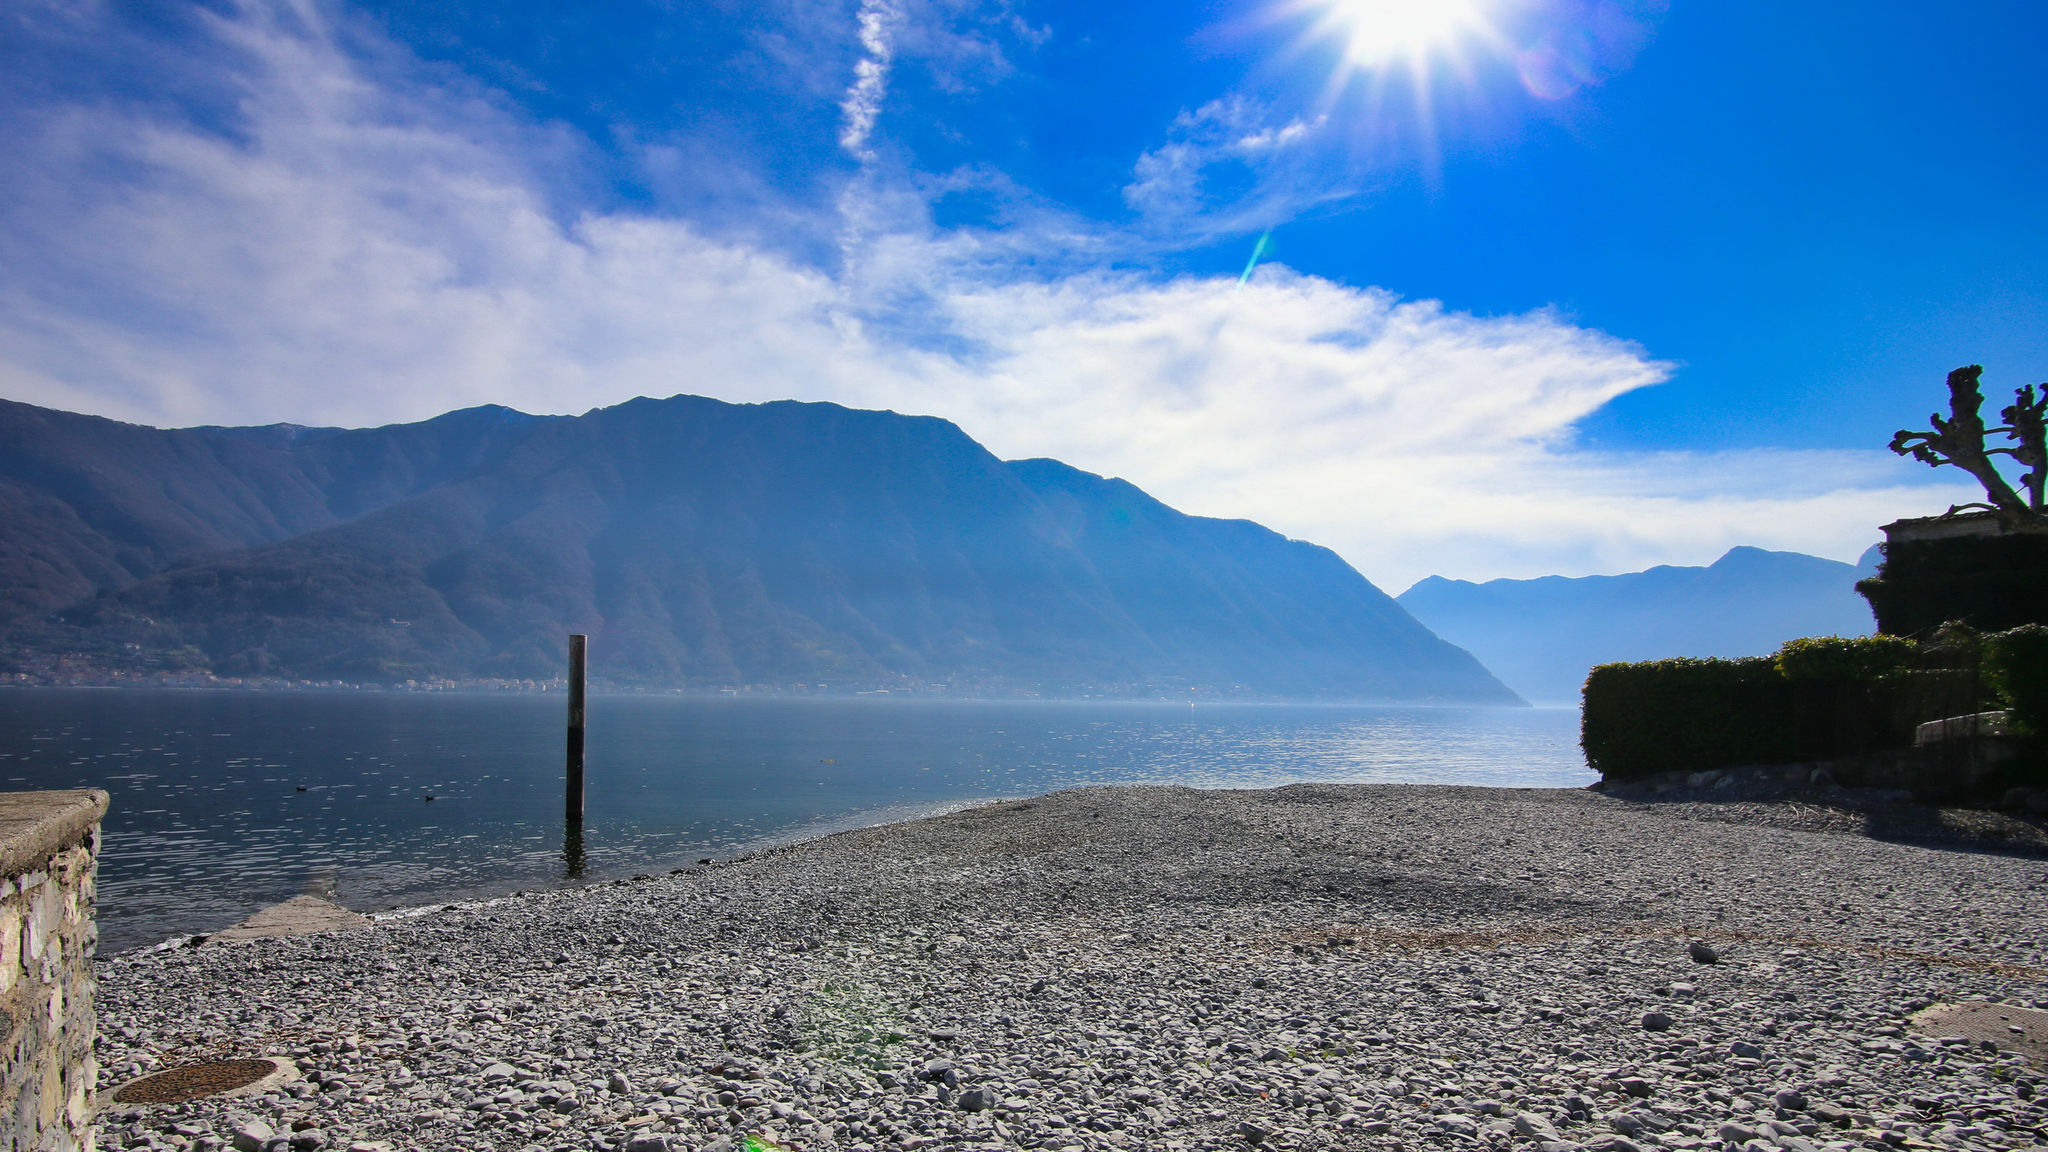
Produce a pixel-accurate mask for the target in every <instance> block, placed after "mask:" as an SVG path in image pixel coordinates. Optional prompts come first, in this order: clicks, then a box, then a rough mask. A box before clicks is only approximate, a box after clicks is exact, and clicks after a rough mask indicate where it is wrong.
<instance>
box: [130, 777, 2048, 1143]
mask: <svg viewBox="0 0 2048 1152" xmlns="http://www.w3.org/2000/svg"><path fill="white" fill-rule="evenodd" d="M1694 807H1705V806H1694V805H1689V804H1687V803H1683V802H1677V803H1673V802H1655V803H1649V802H1640V801H1633V800H1623V799H1616V798H1613V797H1607V796H1602V795H1600V794H1599V793H1597V792H1591V791H1587V790H1578V789H1573V790H1561V789H1542V790H1538V789H1526V790H1525V789H1486V788H1459V787H1452V786H1440V785H1351V786H1333V785H1294V786H1290V787H1286V788H1281V789H1274V790H1269V791H1218V792H1200V791H1196V790H1194V789H1187V788H1176V787H1130V786H1121V787H1104V788H1091V789H1083V790H1076V791H1068V792H1059V793H1052V794H1049V795H1046V796H1041V797H1035V798H1032V799H1027V800H1022V801H1005V802H1003V803H999V804H995V805H990V806H986V807H981V808H970V809H966V810H963V811H959V812H955V813H952V814H949V815H945V816H939V817H933V818H927V819H923V820H917V821H912V822H908V823H899V824H887V825H879V826H873V827H866V828H860V829H855V830H849V831H844V832H838V833H834V834H831V835H828V836H824V837H821V838H818V839H813V840H807V841H801V842H797V843H792V844H787V845H784V846H781V847H777V848H770V849H766V850H764V851H761V852H759V853H757V854H755V855H753V856H750V857H748V858H745V859H740V860H734V861H729V862H725V863H721V864H717V865H712V866H700V867H697V868H693V869H688V870H686V871H684V872H682V873H680V874H667V875H660V876H653V877H648V878H646V879H640V880H624V881H611V882H605V883H601V884H598V885H593V886H590V887H586V888H579V889H564V890H553V891H543V892H535V893H529V894H526V895H523V896H512V897H499V898H495V899H492V900H490V901H488V902H486V903H479V904H472V905H458V906H456V907H455V908H453V909H452V910H451V909H448V908H446V907H430V908H428V909H426V910H423V911H419V912H417V913H415V914H413V915H411V916H408V917H406V918H404V919H402V920H401V919H398V918H396V917H394V918H390V919H386V920H381V921H379V922H377V923H375V924H374V925H372V926H371V927H369V928H364V929H359V930H354V931H349V932H342V933H333V934H328V935H322V936H302V937H283V938H276V939H269V940H258V941H253V942H249V943H242V944H221V945H214V946H207V947H199V948H184V949H174V950H167V951H159V952H149V953H125V954H123V955H122V956H120V957H116V958H114V959H112V960H109V961H105V962H103V963H102V966H101V993H100V995H101V1001H100V1003H101V1020H102V1028H103V1031H104V1033H105V1035H104V1037H103V1040H102V1060H103V1065H104V1067H105V1069H106V1074H105V1077H104V1079H103V1088H107V1087H111V1086H112V1085H115V1084H118V1083H119V1082H121V1081H122V1080H124V1079H126V1078H127V1077H129V1076H132V1075H135V1074H138V1073H140V1072H142V1071H146V1070H150V1069H153V1068H156V1067H163V1066H168V1065H171V1064H175V1063H178V1062H181V1061H184V1060H188V1059H193V1058H199V1057H201V1056H207V1055H234V1056H245V1055H258V1054H262V1053H263V1052H264V1051H271V1052H274V1053H275V1054H279V1055H285V1056H291V1057H293V1058H295V1059H296V1060H297V1061H298V1063H299V1065H300V1066H301V1067H302V1068H304V1069H305V1070H306V1071H307V1075H308V1079H307V1080H306V1081H304V1082H301V1083H300V1084H298V1085H297V1086H295V1087H292V1088H290V1090H289V1091H286V1092H284V1093H274V1094H271V1095H269V1096H263V1097H252V1098H247V1099H241V1100H220V1101H212V1102H209V1101H200V1102H195V1103H193V1104H188V1105H182V1106H175V1107H165V1108H151V1109H142V1110H136V1109H123V1108H122V1107H121V1106H118V1105H116V1106H113V1107H112V1108H110V1109H109V1111H108V1112H107V1114H106V1115H105V1116H104V1118H103V1131H105V1132H106V1133H107V1135H108V1137H109V1138H110V1139H111V1140H112V1141H113V1142H116V1143H127V1142H128V1141H130V1140H134V1141H137V1142H138V1146H141V1145H146V1144H149V1143H151V1142H155V1143H157V1144H159V1145H161V1146H165V1147H168V1146H170V1145H171V1143H172V1142H173V1140H174V1139H189V1140H196V1139H199V1138H201V1137H197V1136H194V1137H189V1138H188V1137H174V1136H171V1135H168V1133H171V1132H173V1131H174V1130H175V1126H176V1125H178V1124H184V1125H185V1126H186V1127H185V1129H184V1131H185V1132H191V1133H197V1132H205V1133H208V1134H210V1136H211V1138H213V1139H216V1140H225V1139H227V1138H228V1137H229V1136H231V1135H232V1134H233V1132H234V1130H235V1127H236V1126H237V1125H239V1124H240V1123H242V1122H243V1121H244V1120H247V1119H252V1118H253V1119H260V1120H263V1121H264V1122H265V1123H267V1124H270V1125H272V1126H273V1127H276V1128H280V1129H283V1128H287V1127H288V1126H289V1125H290V1124H291V1123H292V1122H293V1121H294V1120H296V1121H298V1122H301V1123H308V1124H311V1125H313V1126H314V1128H315V1129H317V1130H318V1131H320V1132H321V1133H322V1137H321V1139H322V1140H323V1142H324V1143H325V1144H326V1145H329V1146H333V1147H337V1148H346V1147H348V1146H350V1144H352V1143H368V1144H374V1143H377V1142H380V1141H381V1142H383V1143H385V1144H387V1145H388V1146H390V1147H392V1148H411V1147H427V1146H439V1145H452V1146H465V1147H471V1146H473V1147H494V1148H506V1149H596V1148H607V1149H608V1148H623V1147H625V1146H626V1144H627V1141H628V1140H629V1139H633V1140H637V1141H638V1143H636V1144H635V1145H634V1147H635V1149H636V1152H651V1150H652V1149H654V1148H655V1147H657V1142H658V1143H659V1146H660V1147H666V1148H670V1149H684V1150H687V1152H698V1150H700V1149H706V1148H716V1147H720V1145H719V1144H718V1141H719V1140H721V1139H725V1140H728V1141H729V1143H728V1145H726V1146H736V1145H734V1144H732V1143H730V1141H732V1140H733V1139H734V1138H735V1137H737V1136H741V1135H754V1136H765V1137H768V1138H770V1139H773V1140H774V1141H775V1142H776V1143H777V1145H778V1146H780V1147H784V1148H792V1149H795V1148H801V1149H806V1150H819V1149H861V1148H867V1149H882V1148H901V1147H920V1146H929V1147H984V1148H1014V1147H1030V1148H1055V1149H1064V1148H1074V1147H1078V1148H1083V1149H1096V1148H1105V1149H1106V1148H1153V1147H1159V1148H1178V1149H1224V1148H1231V1149H1241V1148H1247V1147H1251V1146H1254V1145H1255V1144H1256V1145H1257V1146H1260V1147H1266V1148H1273V1147H1279V1148H1317V1149H1325V1148H1326V1149H1332V1150H1335V1149H1354V1148H1369V1147H1389V1148H1392V1147H1424V1146H1427V1147H1492V1146H1509V1145H1514V1146H1521V1145H1530V1146H1534V1145H1536V1144H1539V1143H1548V1144H1549V1145H1551V1146H1555V1147H1583V1148H1594V1147H1612V1148H1616V1149H1619V1150H1620V1152H1626V1149H1625V1148H1623V1144H1626V1145H1628V1146H1629V1147H1633V1148H1637V1149H1651V1148H1658V1147H1666V1148H1694V1147H1701V1148H1704V1147H1713V1148H1720V1147H1723V1146H1724V1145H1726V1144H1727V1143H1729V1141H1728V1140H1727V1139H1725V1138H1724V1137H1726V1136H1727V1135H1728V1134H1729V1133H1734V1134H1737V1135H1740V1134H1742V1133H1748V1134H1749V1136H1748V1137H1745V1140H1747V1139H1751V1138H1754V1139H1764V1137H1763V1133H1764V1132H1770V1133H1771V1137H1770V1140H1769V1141H1767V1143H1768V1144H1769V1146H1772V1147H1784V1148H1795V1149H1797V1148H1800V1147H1812V1148H1829V1147H1835V1148H1849V1147H1856V1146H1860V1145H1861V1144H1863V1143H1864V1142H1865V1141H1867V1140H1869V1139H1889V1138H1888V1137H1886V1136H1884V1135H1883V1134H1885V1133H1889V1134H1890V1137H1892V1138H1896V1139H1891V1144H1893V1145H1900V1146H1919V1145H1922V1144H1927V1145H1928V1146H1947V1147H1969V1148H1977V1147H1982V1148H2017V1147H2027V1146H2030V1145H2031V1144H2033V1143H2035V1142H2036V1140H2037V1137H2036V1135H2034V1133H2037V1132H2040V1131H2043V1130H2044V1126H2048V1112H2044V1111H2043V1110H2042V1109H2041V1108H2040V1107H2039V1106H2037V1104H2036V1103H2035V1102H2034V1098H2033V1097H2032V1096H2031V1094H2032V1093H2033V1092H2034V1085H2035V1083H2036V1081H2037V1076H2036V1073H2035V1071H2034V1070H2032V1069H2029V1068H2027V1067H2026V1066H2025V1065H2024V1063H2023V1062H2020V1063H2015V1058H2012V1057H2007V1056H2001V1055H1997V1054H1993V1053H1988V1052H1984V1051H1981V1050H1978V1049H1974V1048H1964V1047H1959V1046H1955V1045H1942V1044H1938V1043H1936V1042H1935V1041H1934V1040H1932V1039H1919V1038H1916V1037H1914V1036H1913V1035H1912V1034H1911V1033H1910V1032H1908V1031H1905V1026H1906V1024H1907V1020H1906V1017H1907V1014H1908V1013H1909V1012H1911V1011H1913V1010H1914V1009H1915V1008H1916V1007H1919V1006H1924V1004H1922V1002H1923V1001H1928V1000H1929V999H1930V998H1934V997H1947V998H1950V999H1964V998H1984V999H2019V1000H2023V1001H2025V1002H2026V1003H2029V1004H2032V1003H2035V1002H2036V1001H2039V1000H2044V999H2048V988H2044V986H2043V982H2044V981H2048V945H2044V943H2043V941H2044V939H2048V933H2043V932H2042V930H2041V929H2042V928H2043V927H2044V924H2043V919H2044V917H2048V909H2044V907H2043V896H2042V894H2041V893H2042V886H2043V884H2048V880H2044V872H2043V864H2042V862H2041V861H2040V860H2039V859H2036V858H2033V857H2030V856H2021V855H1999V854H1993V853H1988V852H1984V851H1977V850H1970V849H1967V848H1961V847H1956V846H1945V847H1943V846H1928V845H1922V844H1913V843H1902V842H1893V841H1886V840H1878V839H1870V838H1867V837H1864V836H1860V835H1856V834H1853V833H1851V832H1847V831H1843V830H1831V831H1815V830H1809V829H1806V828H1803V827H1801V826H1800V825H1801V822H1802V821H1810V820H1811V816H1810V814H1808V813H1805V812H1803V811H1801V810H1800V806H1799V805H1797V804H1786V803H1775V804H1763V803H1759V804H1753V805H1742V804H1737V805H1732V806H1727V807H1723V808H1721V809H1718V810H1717V811H1715V812H1713V813H1709V814H1701V813H1699V812H1695V811H1692V809H1693V808H1694ZM1691 939H1701V940H1704V941H1706V942H1707V943H1709V944H1710V945H1711V946H1713V947H1714V948H1716V949H1717V950H1718V951H1719V952H1720V959H1719V962H1718V963H1714V964H1708V965H1702V964H1698V963H1695V962H1694V961H1693V960H1692V959H1691V958H1690V957H1689V955H1688V952H1687V949H1686V943H1687V941H1688V940H1691ZM1651 1012H1658V1013H1662V1014H1664V1015H1665V1016H1667V1017H1668V1018H1669V1020H1670V1023H1669V1026H1668V1027H1667V1028H1666V1029H1664V1030H1661V1031H1652V1030H1646V1029H1645V1028H1644V1026H1643V1020H1644V1017H1645V1016H1646V1014H1648V1013H1651ZM2022 1092H2025V1093H2027V1094H2029V1095H2028V1096H2023V1095H2021V1093H2022ZM1782 1093H1791V1096H1787V1097H1783V1098H1781V1096H1780V1094H1782ZM2042 1096H2044V1097H2048V1086H2044V1091H2043V1093H2042ZM1786 1100H1791V1101H1793V1102H1795V1103H1798V1102H1803V1103H1804V1104H1805V1105H1806V1106H1805V1107H1801V1108H1788V1107H1786V1106H1785V1101H1786ZM1915 1100H1919V1101H1921V1102H1922V1103H1930V1102H1932V1103H1935V1104H1937V1105H1939V1106H1938V1107H1937V1108H1935V1110H1934V1111H1933V1112H1932V1113H1930V1112H1929V1111H1928V1110H1926V1109H1924V1108H1921V1107H1920V1106H1919V1105H1917V1104H1914V1103H1913V1101H1915ZM1943 1100H1946V1101H1947V1103H1942V1102H1941V1101H1943ZM1980 1114H1981V1115H1980ZM131 1117H132V1118H131ZM1773 1124H1775V1125H1778V1126H1780V1127H1775V1128H1774V1127H1772V1126H1771V1125H1773ZM1730 1125H1732V1126H1733V1127H1732V1128H1730V1127H1726V1126H1730ZM1617 1140H1618V1141H1621V1142H1622V1143H1620V1144H1618V1143H1616V1141H1617ZM1791 1141H1805V1144H1804V1145H1800V1144H1796V1143H1790V1142H1791ZM1930 1141H1931V1142H1932V1143H1930ZM1744 1142H1745V1141H1734V1143H1736V1144H1737V1145H1738V1146H1739V1145H1741V1144H1742V1143H1744Z"/></svg>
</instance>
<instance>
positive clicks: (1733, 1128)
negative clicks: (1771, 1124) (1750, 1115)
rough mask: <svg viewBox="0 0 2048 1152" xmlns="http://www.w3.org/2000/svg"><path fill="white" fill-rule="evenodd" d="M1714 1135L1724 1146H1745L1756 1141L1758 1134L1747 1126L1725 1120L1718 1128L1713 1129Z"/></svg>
mask: <svg viewBox="0 0 2048 1152" xmlns="http://www.w3.org/2000/svg"><path fill="white" fill-rule="evenodd" d="M1714 1135H1716V1136H1718V1137H1720V1138H1721V1141H1722V1142H1723V1143H1725V1144H1747V1143H1749V1142H1750V1141H1751V1140H1754V1139H1756V1138H1757V1136H1758V1133H1757V1130H1756V1129H1754V1128H1751V1127H1749V1126H1747V1125H1743V1124H1737V1123H1736V1122H1735V1121H1733V1120H1725V1121H1723V1122H1722V1123H1721V1126H1720V1127H1719V1128H1716V1129H1714Z"/></svg>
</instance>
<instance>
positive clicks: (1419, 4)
mask: <svg viewBox="0 0 2048 1152" xmlns="http://www.w3.org/2000/svg"><path fill="white" fill-rule="evenodd" d="M1305 7H1308V8H1310V9H1311V10H1312V11H1313V12H1314V13H1315V16H1314V22H1315V35H1317V36H1318V37H1319V38H1328V39H1331V40H1334V41H1336V42H1337V43H1339V44H1341V45H1342V50H1343V54H1344V63H1345V65H1346V66H1347V67H1348V68H1350V69H1352V70H1355V71H1362V72H1370V71H1379V70H1382V69H1386V68H1389V67H1393V66H1402V67H1406V68H1409V69H1412V70H1416V71H1423V70H1426V69H1427V68H1428V65H1429V62H1430V60H1431V59H1432V58H1433V57H1436V56H1439V55H1445V54H1449V53H1452V52H1455V51H1456V50H1457V48H1458V47H1459V46H1460V45H1461V44H1462V43H1463V42H1465V41H1468V40H1471V39H1474V38H1481V39H1490V38H1492V37H1493V36H1494V35H1495V33H1494V28H1493V22H1492V13H1491V9H1492V8H1493V7H1494V5H1493V4H1490V3H1488V2H1487V0H1315V2H1314V3H1312V4H1309V5H1305Z"/></svg>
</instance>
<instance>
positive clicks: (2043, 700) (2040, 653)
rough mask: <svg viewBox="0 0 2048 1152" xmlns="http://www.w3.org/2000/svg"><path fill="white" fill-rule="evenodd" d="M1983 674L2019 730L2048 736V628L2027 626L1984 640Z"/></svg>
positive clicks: (2034, 625) (2033, 625)
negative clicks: (2008, 710) (2008, 709)
mask: <svg viewBox="0 0 2048 1152" xmlns="http://www.w3.org/2000/svg"><path fill="white" fill-rule="evenodd" d="M1984 640H1985V644H1984V674H1985V678H1986V679H1987V680H1989V681H1990V682H1991V686H1992V687H1993V688H1995V689H1996V690H1997V691H1998V695H1999V697H2000V699H2002V700H2003V701H2004V702H2005V705H2006V707H2008V708H2011V709H2012V719H2013V724H2014V726H2016V727H2017V728H2018V729H2019V730H2020V731H2022V732H2027V733H2031V734H2033V735H2035V736H2048V627H2043V626H2041V625H2039V624H2028V625H2026V626H2025V627H2021V628H2014V629H2012V630H2010V631H2007V632H1998V633H1994V634H1992V635H1990V636H1986V637H1985V638H1984Z"/></svg>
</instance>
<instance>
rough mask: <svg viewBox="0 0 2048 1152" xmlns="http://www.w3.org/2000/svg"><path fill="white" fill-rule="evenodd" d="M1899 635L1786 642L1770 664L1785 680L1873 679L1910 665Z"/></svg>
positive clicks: (1908, 647)
mask: <svg viewBox="0 0 2048 1152" xmlns="http://www.w3.org/2000/svg"><path fill="white" fill-rule="evenodd" d="M1914 652H1915V649H1914V645H1913V642H1912V641H1911V640H1908V639H1906V638H1904V637H1902V636H1807V637H1804V638H1802V639H1798V640H1787V641H1786V642H1785V645H1784V647H1782V648H1779V649H1778V654H1777V655H1776V656H1774V657H1772V658H1771V663H1772V665H1773V666H1774V667H1776V668H1777V670H1778V672H1779V673H1780V674H1781V675H1783V676H1784V677H1785V679H1787V680H1874V679H1876V678H1877V677H1879V676H1883V675H1885V674H1887V673H1891V672H1899V671H1902V670H1904V669H1906V668H1909V667H1911V666H1912V664H1913V656H1914Z"/></svg>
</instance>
